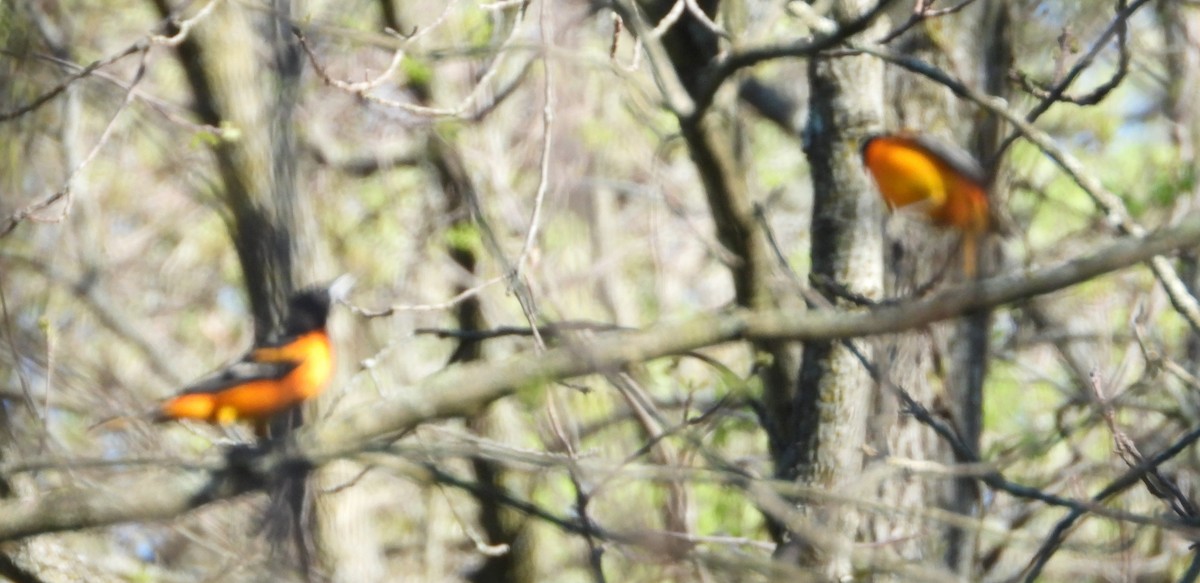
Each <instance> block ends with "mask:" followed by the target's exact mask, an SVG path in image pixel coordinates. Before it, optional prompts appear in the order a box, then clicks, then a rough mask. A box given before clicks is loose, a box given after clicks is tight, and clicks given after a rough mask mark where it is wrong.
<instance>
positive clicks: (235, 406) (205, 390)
mask: <svg viewBox="0 0 1200 583" xmlns="http://www.w3.org/2000/svg"><path fill="white" fill-rule="evenodd" d="M341 281H343V280H339V281H338V282H335V283H334V284H333V285H331V286H330V287H328V288H310V289H306V290H303V291H299V292H297V293H295V294H293V295H292V296H291V298H289V300H288V308H287V314H286V319H285V320H284V328H283V334H282V335H281V336H280V337H278V338H276V339H273V340H271V341H269V342H266V343H264V344H262V345H261V346H255V347H254V348H252V349H250V351H249V352H247V353H246V355H245V356H243V357H242V358H241V360H239V361H237V362H234V363H232V364H230V365H229V366H226V367H224V368H222V369H220V370H218V371H216V372H214V373H212V374H210V375H209V376H207V377H204V378H202V379H200V380H198V381H196V382H195V383H192V384H191V385H189V386H188V387H185V388H184V389H183V391H182V392H180V394H179V395H177V396H175V397H172V398H170V399H168V400H166V401H165V402H163V403H162V404H161V405H160V406H159V407H158V409H157V411H156V412H155V414H154V417H155V420H156V421H160V422H161V421H169V420H173V419H196V420H200V421H207V422H209V423H219V424H222V425H226V424H229V423H233V422H235V421H251V422H253V423H254V427H255V431H256V432H257V433H258V434H259V435H260V436H262V435H265V432H266V427H267V423H268V422H269V421H270V419H271V417H272V416H273V415H275V414H276V413H280V412H282V411H285V410H287V409H289V408H290V407H292V406H294V405H296V404H298V403H300V402H302V401H304V400H306V399H310V398H312V397H315V396H316V395H317V394H319V393H320V392H321V391H322V390H324V389H325V385H327V384H328V383H329V380H330V378H331V377H332V376H333V372H334V364H333V345H332V343H331V342H330V340H329V335H328V333H327V332H326V331H325V321H326V319H327V318H328V316H329V308H330V304H331V303H332V302H333V300H334V299H336V298H337V297H338V296H339V295H341V294H342V293H344V291H345V287H348V284H342V283H340V282H341Z"/></svg>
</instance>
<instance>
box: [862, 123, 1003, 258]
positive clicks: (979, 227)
mask: <svg viewBox="0 0 1200 583" xmlns="http://www.w3.org/2000/svg"><path fill="white" fill-rule="evenodd" d="M862 158H863V164H865V165H866V167H867V170H869V171H870V173H871V176H872V177H873V178H874V179H875V184H876V185H878V187H879V193H880V194H881V195H883V199H884V200H885V201H886V202H887V204H888V207H890V208H893V209H896V208H902V207H906V206H910V205H918V206H919V207H920V209H921V210H922V211H923V212H924V213H925V215H926V216H927V217H929V219H930V221H932V222H933V223H934V224H936V225H940V226H943V227H950V228H954V229H957V230H959V231H961V232H962V233H963V260H964V269H963V270H964V272H965V273H966V275H967V276H968V277H971V276H974V274H975V259H976V257H975V255H976V243H977V241H978V238H979V237H980V236H982V235H983V234H984V233H985V232H987V231H988V229H989V228H990V218H989V217H990V215H989V210H988V196H987V188H986V186H985V184H986V182H987V180H986V176H985V175H984V172H983V169H982V168H981V167H980V166H979V163H978V162H976V161H975V159H974V158H972V157H971V156H970V155H969V154H967V153H966V152H964V151H962V150H961V149H958V148H956V147H954V146H950V145H946V144H943V143H941V142H938V141H936V140H933V139H931V138H928V137H925V136H915V135H911V134H887V135H877V136H872V137H870V138H868V139H867V140H866V141H864V142H863V147H862Z"/></svg>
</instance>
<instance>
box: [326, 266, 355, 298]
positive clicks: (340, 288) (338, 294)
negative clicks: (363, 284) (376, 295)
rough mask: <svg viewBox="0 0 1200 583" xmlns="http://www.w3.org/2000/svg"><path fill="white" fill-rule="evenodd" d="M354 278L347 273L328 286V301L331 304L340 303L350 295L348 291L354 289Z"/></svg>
mask: <svg viewBox="0 0 1200 583" xmlns="http://www.w3.org/2000/svg"><path fill="white" fill-rule="evenodd" d="M354 283H355V278H354V276H353V275H350V274H349V273H343V274H342V275H340V276H338V278H337V279H335V280H333V283H331V284H329V301H330V302H333V303H342V302H345V301H346V298H347V297H348V296H349V295H350V290H351V289H353V288H354Z"/></svg>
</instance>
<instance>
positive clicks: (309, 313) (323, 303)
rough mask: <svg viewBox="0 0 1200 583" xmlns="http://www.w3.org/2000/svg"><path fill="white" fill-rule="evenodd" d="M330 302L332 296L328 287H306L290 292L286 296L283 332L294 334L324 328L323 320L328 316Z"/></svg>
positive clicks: (289, 334)
mask: <svg viewBox="0 0 1200 583" xmlns="http://www.w3.org/2000/svg"><path fill="white" fill-rule="evenodd" d="M330 303H332V298H330V296H329V289H328V288H323V287H316V288H307V289H303V290H300V291H298V292H296V293H294V294H292V297H291V298H288V311H287V320H286V321H285V322H284V326H283V327H284V334H286V335H288V336H294V335H297V334H303V333H305V332H311V331H313V330H320V329H321V328H324V327H325V320H327V319H328V318H329V305H330Z"/></svg>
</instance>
